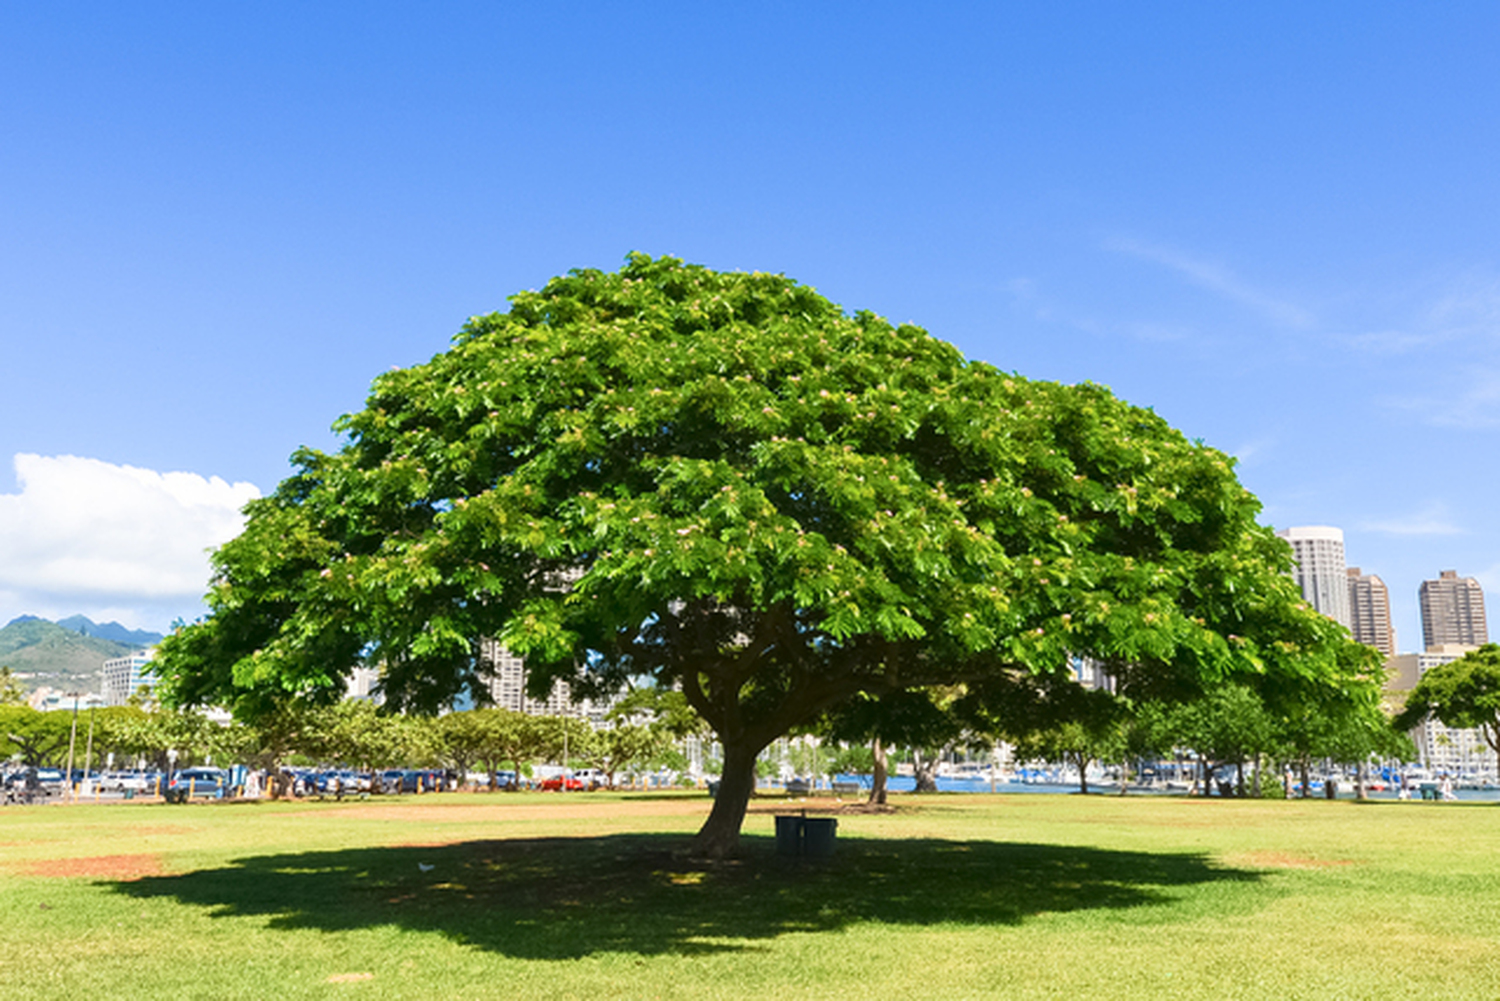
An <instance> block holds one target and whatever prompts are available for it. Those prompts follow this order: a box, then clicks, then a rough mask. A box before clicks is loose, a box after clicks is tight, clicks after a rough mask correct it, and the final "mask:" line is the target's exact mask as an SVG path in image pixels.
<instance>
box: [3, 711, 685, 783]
mask: <svg viewBox="0 0 1500 1001" xmlns="http://www.w3.org/2000/svg"><path fill="white" fill-rule="evenodd" d="M75 721H76V727H77V729H76V730H75V729H74V727H75ZM612 722H613V725H612V726H611V727H610V728H608V729H601V730H596V729H594V727H592V726H591V725H589V723H588V722H586V721H584V720H581V719H575V718H568V717H560V716H531V715H527V714H525V713H518V712H513V711H511V710H508V709H499V708H480V709H472V710H468V711H464V712H452V713H448V714H446V715H443V716H438V717H425V716H408V715H402V714H383V713H381V712H380V711H379V709H378V708H377V707H376V706H375V705H374V704H373V703H370V702H367V701H363V700H351V701H344V702H339V703H336V704H333V705H327V706H314V705H302V706H296V705H288V706H286V707H283V708H282V709H281V710H280V711H278V712H276V713H271V714H266V715H263V716H260V717H259V718H257V719H256V720H255V721H254V722H253V723H244V722H230V723H228V724H223V723H220V722H216V721H214V720H213V719H210V718H209V716H208V715H206V714H205V713H202V712H198V711H192V710H179V709H171V708H167V707H161V706H155V705H150V704H149V703H145V702H143V701H142V700H140V699H135V700H132V704H131V705H126V706H119V707H110V708H105V709H97V710H85V711H83V712H81V713H78V714H77V715H76V717H75V714H74V712H73V711H72V710H70V709H62V710H54V711H50V712H39V711H37V710H35V709H32V708H30V707H28V706H25V705H18V704H9V705H0V735H3V736H4V740H5V742H6V744H7V745H8V748H7V750H8V751H9V755H7V756H9V757H12V758H14V759H17V760H19V761H20V762H21V763H23V764H26V765H32V766H37V767H43V766H64V765H66V763H67V762H66V758H67V754H68V748H69V746H70V743H71V744H72V745H73V747H74V763H75V765H77V766H80V767H81V766H82V765H83V763H84V760H85V756H86V755H87V756H88V757H89V759H90V762H91V764H92V765H93V766H95V767H99V766H102V765H103V764H104V763H105V762H107V761H109V760H113V761H114V762H116V765H117V767H129V766H133V765H134V764H136V763H138V762H144V763H145V764H146V766H147V767H149V768H155V769H163V770H164V769H166V768H168V767H170V766H171V765H173V764H174V763H175V765H176V766H177V767H184V766H187V765H192V764H203V763H218V764H227V763H237V764H245V765H249V766H251V767H256V768H265V769H269V770H271V771H273V772H278V771H279V770H280V768H281V767H282V766H284V765H291V764H309V763H317V764H338V765H343V766H347V767H353V768H360V769H386V768H397V767H438V768H450V769H453V770H455V771H458V772H460V773H469V772H474V771H484V772H487V773H489V774H490V775H491V777H492V780H493V777H494V776H495V774H496V773H498V772H501V771H504V770H515V771H516V772H518V773H520V772H525V771H527V770H529V768H530V766H531V765H532V764H534V763H536V762H539V761H561V760H563V759H564V758H565V757H566V759H567V760H568V761H569V762H570V763H573V764H575V765H581V766H586V767H590V768H594V769H597V770H599V771H601V772H603V773H604V774H605V775H606V777H607V780H608V781H609V782H610V784H614V781H615V779H616V776H618V775H620V774H621V773H627V772H629V773H634V772H645V771H652V770H656V769H661V768H671V769H678V768H680V767H681V766H682V765H684V764H685V760H684V759H683V757H682V753H681V751H680V749H679V747H680V744H681V742H682V739H683V738H684V737H686V736H689V735H691V734H692V733H694V732H696V731H697V730H698V729H700V728H701V723H699V721H698V720H697V719H696V717H694V716H693V714H692V712H691V710H689V709H687V707H686V703H685V701H684V700H682V698H681V696H680V695H678V694H676V693H660V694H659V693H656V692H655V691H654V690H646V691H642V692H639V693H635V694H633V695H632V696H629V697H627V698H626V699H625V700H623V701H622V702H621V703H620V704H619V705H618V706H617V707H616V709H615V714H614V719H613V721H612ZM275 791H276V792H277V793H281V792H284V791H285V790H284V789H283V788H277V789H276V790H275Z"/></svg>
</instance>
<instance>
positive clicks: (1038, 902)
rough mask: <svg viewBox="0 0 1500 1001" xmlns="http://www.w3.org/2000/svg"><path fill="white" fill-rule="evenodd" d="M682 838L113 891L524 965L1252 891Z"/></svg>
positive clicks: (1171, 858) (1066, 860) (233, 869)
mask: <svg viewBox="0 0 1500 1001" xmlns="http://www.w3.org/2000/svg"><path fill="white" fill-rule="evenodd" d="M687 847H688V844H687V840H686V839H681V838H663V837H661V836H654V835H616V836H611V837H605V838H592V839H579V838H536V839H520V840H507V841H472V842H464V843H460V844H454V845H447V846H442V847H420V848H406V847H378V848H360V849H346V850H340V851H321V852H293V853H285V854H275V855H261V856H252V857H248V858H242V859H237V860H235V861H234V862H233V863H231V864H230V865H227V866H223V867H220V868H214V869H206V870H201V871H197V872H191V873H185V874H182V875H176V876H152V877H146V878H143V879H139V880H135V881H130V882H120V883H115V884H113V889H114V890H115V891H116V892H119V893H122V894H125V895H127V896H130V897H135V898H160V897H166V898H169V899H171V900H174V901H176V902H178V903H184V904H191V905H196V906H200V907H206V908H209V913H211V914H213V915H215V916H219V917H237V916H255V917H261V918H266V919H269V927H272V928H283V929H293V928H311V929H317V930H320V931H325V932H335V931H348V930H351V929H355V928H360V927H368V926H372V925H393V926H398V927H401V928H404V929H407V930H411V931H417V932H423V933H437V934H440V935H443V936H445V937H447V938H449V939H451V940H454V941H457V942H461V943H463V944H465V945H468V946H472V947H477V948H481V949H484V950H486V951H491V952H497V953H501V954H503V955H505V956H509V957H514V958H520V959H542V960H558V959H577V958H581V957H584V956H588V955H594V954H598V953H605V952H629V953H633V954H637V955H645V956H650V955H660V954H666V953H678V954H695V953H702V952H717V951H737V950H745V949H753V948H755V947H756V943H758V942H764V941H765V940H769V939H773V938H776V937H778V936H782V935H786V934H788V933H793V932H804V933H832V932H838V931H842V930H845V929H848V928H849V927H851V926H854V925H858V924H861V923H866V922H878V923H882V924H888V925H918V926H935V925H942V924H964V925H998V926H1007V925H1016V924H1018V923H1020V922H1021V921H1023V920H1025V919H1026V918H1028V917H1034V916H1036V915H1041V914H1051V913H1066V912H1071V911H1079V910H1089V909H1104V910H1115V911H1119V910H1128V909H1132V908H1161V907H1163V906H1165V905H1168V904H1171V903H1173V902H1176V901H1177V900H1179V899H1180V896H1181V894H1180V893H1178V892H1174V891H1179V890H1181V889H1182V888H1186V887H1192V886H1195V885H1199V884H1205V883H1210V882H1225V881H1228V882H1244V881H1256V880H1258V879H1259V878H1260V877H1259V876H1258V875H1257V874H1256V873H1254V872H1250V871H1245V870H1238V869H1232V868H1225V867H1221V866H1215V865H1213V864H1211V863H1210V861H1209V860H1208V859H1206V858H1205V857H1203V856H1202V855H1196V854H1172V853H1161V854H1153V853H1144V852H1130V851H1111V850H1106V849H1096V848H1077V847H1063V846H1058V845H1047V844H1011V843H990V842H975V841H969V842H950V841H941V840H933V839H918V840H906V841H899V842H892V843H884V842H879V841H846V842H844V843H843V844H842V845H841V846H840V851H839V853H838V854H837V855H836V856H835V857H834V858H833V859H830V860H826V861H820V862H816V863H814V862H810V861H802V860H790V859H783V858H780V857H778V856H776V855H775V853H774V851H773V846H772V844H771V843H770V842H769V841H768V840H767V839H764V838H754V839H747V845H746V851H745V853H744V855H743V857H742V858H740V859H738V860H736V861H733V862H727V863H718V864H709V863H703V862H700V861H695V860H693V859H691V858H689V857H688V856H687V854H686V849H687Z"/></svg>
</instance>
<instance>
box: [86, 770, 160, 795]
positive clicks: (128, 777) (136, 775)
mask: <svg viewBox="0 0 1500 1001" xmlns="http://www.w3.org/2000/svg"><path fill="white" fill-rule="evenodd" d="M98 781H99V788H100V789H102V790H103V791H105V792H145V791H146V789H147V788H148V787H149V786H150V785H151V783H150V781H149V780H148V779H147V777H146V773H145V772H105V773H104V774H103V775H101V776H99V780H98Z"/></svg>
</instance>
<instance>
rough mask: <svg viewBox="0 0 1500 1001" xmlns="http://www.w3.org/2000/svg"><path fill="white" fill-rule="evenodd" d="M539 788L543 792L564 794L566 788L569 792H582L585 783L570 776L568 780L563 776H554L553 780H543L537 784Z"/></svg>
mask: <svg viewBox="0 0 1500 1001" xmlns="http://www.w3.org/2000/svg"><path fill="white" fill-rule="evenodd" d="M537 788H538V789H540V790H542V791H543V792H562V791H563V789H564V788H566V789H567V790H568V791H569V792H574V791H582V789H583V788H584V786H583V781H582V780H581V779H576V778H574V777H573V776H571V775H569V776H567V777H566V778H565V777H564V776H561V775H553V776H552V777H551V778H545V779H542V780H541V781H540V782H539V783H537Z"/></svg>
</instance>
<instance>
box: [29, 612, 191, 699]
mask: <svg viewBox="0 0 1500 1001" xmlns="http://www.w3.org/2000/svg"><path fill="white" fill-rule="evenodd" d="M161 638H162V636H161V633H153V632H149V631H147V630H144V629H126V628H125V627H124V626H122V625H120V624H119V623H118V622H106V623H104V624H103V625H100V624H98V623H96V622H93V621H92V620H90V619H88V618H86V617H84V616H82V615H74V616H70V617H68V618H66V619H62V620H60V621H58V622H48V621H47V620H46V619H41V618H37V617H36V616H35V615H22V616H20V617H18V618H15V619H12V620H11V621H10V623H9V624H7V625H6V626H5V628H3V629H0V666H3V667H9V668H10V669H11V670H12V671H15V672H16V673H17V674H20V675H26V677H24V678H22V679H21V680H22V683H23V684H24V685H25V686H26V687H27V688H28V689H36V688H40V687H42V686H43V685H50V686H52V687H54V688H63V689H86V690H90V691H97V690H98V688H99V685H100V673H99V672H100V668H101V667H103V665H104V662H105V661H106V660H110V659H111V658H114V657H123V656H125V655H126V654H128V653H133V652H135V651H136V650H139V649H141V648H142V647H147V646H151V645H153V644H155V643H157V642H159V641H160V640H161Z"/></svg>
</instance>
